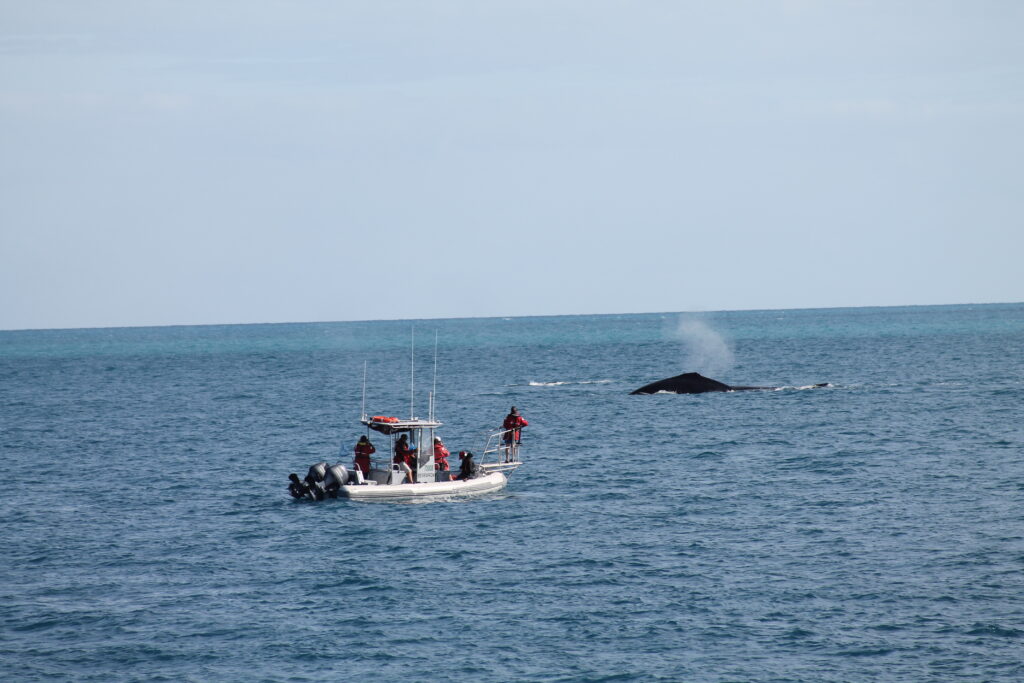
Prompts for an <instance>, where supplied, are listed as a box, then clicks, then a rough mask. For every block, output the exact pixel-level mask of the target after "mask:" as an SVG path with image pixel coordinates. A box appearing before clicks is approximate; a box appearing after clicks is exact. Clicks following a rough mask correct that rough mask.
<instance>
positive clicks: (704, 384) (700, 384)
mask: <svg viewBox="0 0 1024 683" xmlns="http://www.w3.org/2000/svg"><path fill="white" fill-rule="evenodd" d="M774 388H775V387H733V386H729V385H728V384H724V383H722V382H719V381H718V380H714V379H711V378H710V377H705V376H704V375H702V374H700V373H698V372H684V373H683V374H681V375H676V376H675V377H669V378H667V379H662V380H658V381H657V382H651V383H650V384H646V385H644V386H642V387H640V388H639V389H637V390H636V391H632V392H630V393H631V394H656V393H658V392H659V391H664V392H666V393H670V394H705V393H707V392H709V391H751V390H754V389H774Z"/></svg>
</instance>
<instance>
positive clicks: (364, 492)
mask: <svg viewBox="0 0 1024 683" xmlns="http://www.w3.org/2000/svg"><path fill="white" fill-rule="evenodd" d="M507 483H508V478H507V477H506V476H505V475H504V474H502V473H501V472H492V473H490V474H486V475H484V476H482V477H477V478H476V479H466V480H464V481H435V482H428V483H423V484H382V485H377V486H373V485H369V484H346V485H345V486H342V487H341V488H339V489H338V496H339V497H343V498H351V499H353V500H388V499H397V498H429V497H431V496H438V497H442V496H469V495H479V494H483V493H493V492H494V491H500V490H501V489H503V488H505V484H507Z"/></svg>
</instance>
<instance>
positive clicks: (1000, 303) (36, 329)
mask: <svg viewBox="0 0 1024 683" xmlns="http://www.w3.org/2000/svg"><path fill="white" fill-rule="evenodd" d="M1020 304H1024V301H974V302H959V303H946V304H885V305H865V306H801V307H796V308H781V307H780V308H723V309H715V310H689V311H621V312H616V313H544V314H538V315H470V316H451V317H439V318H374V319H355V320H280V321H262V322H230V323H166V324H157V325H97V326H94V327H16V328H3V329H0V333H3V332H60V331H71V330H144V329H161V328H171V327H242V326H256V325H331V324H336V323H383V322H406V321H409V322H415V321H428V320H436V321H443V320H492V319H500V318H506V319H523V318H571V317H594V316H622V315H681V314H712V313H757V312H761V311H834V310H845V309H858V308H938V307H946V306H1013V305H1020Z"/></svg>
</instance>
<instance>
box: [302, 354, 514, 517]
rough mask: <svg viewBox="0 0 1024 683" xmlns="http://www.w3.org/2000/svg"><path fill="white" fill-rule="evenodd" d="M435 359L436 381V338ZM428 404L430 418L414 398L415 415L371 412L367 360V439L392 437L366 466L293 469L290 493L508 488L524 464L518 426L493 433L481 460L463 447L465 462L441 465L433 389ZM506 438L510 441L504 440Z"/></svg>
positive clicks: (389, 495)
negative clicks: (421, 413) (423, 415)
mask: <svg viewBox="0 0 1024 683" xmlns="http://www.w3.org/2000/svg"><path fill="white" fill-rule="evenodd" d="M434 358H435V360H434V364H435V386H436V376H437V371H436V365H437V350H436V340H435V351H434ZM413 384H414V383H413ZM410 393H411V394H414V393H415V392H412V391H411V392H410ZM428 405H429V410H428V414H429V417H428V418H426V419H420V418H418V417H415V416H414V415H415V412H414V408H413V405H412V400H410V405H409V413H410V415H411V417H409V418H408V419H399V418H397V417H387V416H384V415H374V416H368V415H367V413H366V367H365V365H364V367H363V409H362V414H361V416H360V420H359V421H360V422H361V423H362V424H363V425H364V426H365V428H366V432H365V433H366V437H367V440H368V439H369V436H370V433H371V432H376V433H377V434H380V435H383V436H385V437H387V442H383V441H382V443H381V444H380V445H379V447H377V446H374V450H373V454H375V455H376V456H377V457H376V458H373V457H371V456H370V455H369V454H367V455H366V456H364V461H363V463H362V465H363V466H362V467H360V466H359V463H358V462H352V461H347V462H348V463H351V465H349V466H346V464H344V463H342V462H339V463H337V464H335V465H328V464H327V463H326V462H320V463H317V464H315V465H313V466H312V467H310V468H309V473H308V474H307V475H306V478H305V479H302V480H300V479H299V477H298V475H296V474H294V473H293V474H290V475H289V476H288V478H289V479H290V480H291V482H292V483H291V484H290V485H289V486H288V491H289V493H291V495H292V496H293V497H295V498H311V499H313V500H323V499H324V498H337V497H342V498H352V499H354V500H390V499H403V498H404V499H418V498H434V497H437V498H440V497H450V496H469V495H480V494H484V493H492V492H494V491H500V490H501V489H503V488H505V485H506V484H508V478H509V476H511V474H512V472H514V471H515V470H516V469H518V468H519V466H520V465H522V464H523V463H522V461H521V460H520V459H519V440H518V438H515V439H512V438H511V437H513V436H516V437H517V436H518V433H515V434H513V433H512V432H513V431H516V432H517V430H505V429H500V430H497V431H495V432H493V433H490V434H489V435H488V436H487V441H486V443H485V444H484V448H483V451H482V452H481V457H480V460H479V461H477V460H476V456H474V455H473V454H472V453H471V452H464V453H468V458H463V453H460V454H459V458H460V460H462V463H461V467H460V468H459V470H458V471H455V470H451V471H450V470H448V469H441V468H440V467H439V466H438V465H437V464H436V463H435V459H434V437H435V436H436V430H437V429H438V428H440V427H441V426H442V424H441V422H439V421H437V420H435V419H434V392H429V393H428ZM396 437H397V438H396ZM506 437H508V438H509V441H506V440H505V439H506ZM375 438H376V437H375ZM399 441H402V444H401V446H402V449H401V450H402V452H403V453H405V454H406V455H407V458H408V459H405V458H401V457H397V456H396V457H394V458H393V457H392V454H395V453H396V452H397V451H396V445H398V444H399ZM385 443H386V444H387V445H386V446H385ZM348 449H349V447H348V446H347V445H346V446H342V449H341V457H342V458H346V456H347V455H348V454H349V453H351V452H352V451H351V450H348ZM367 461H368V462H367Z"/></svg>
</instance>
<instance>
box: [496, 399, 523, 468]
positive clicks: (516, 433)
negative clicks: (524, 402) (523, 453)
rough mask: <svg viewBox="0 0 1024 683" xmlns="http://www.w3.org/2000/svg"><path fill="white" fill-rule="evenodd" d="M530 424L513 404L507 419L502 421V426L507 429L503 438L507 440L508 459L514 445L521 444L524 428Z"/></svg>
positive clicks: (506, 451) (506, 452)
mask: <svg viewBox="0 0 1024 683" xmlns="http://www.w3.org/2000/svg"><path fill="white" fill-rule="evenodd" d="M528 424H530V423H529V422H527V421H526V418H524V417H523V416H522V415H520V414H519V411H518V410H516V407H515V406H512V410H510V411H509V413H508V415H506V416H505V421H504V422H502V423H501V428H502V429H504V430H505V434H504V436H503V437H502V438H503V439H504V441H505V454H506V460H507V459H508V457H509V456H510V455H511V454H512V453H514V450H513V445H515V446H518V445H519V441H520V439H521V438H522V429H523V427H525V426H527V425H528Z"/></svg>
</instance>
